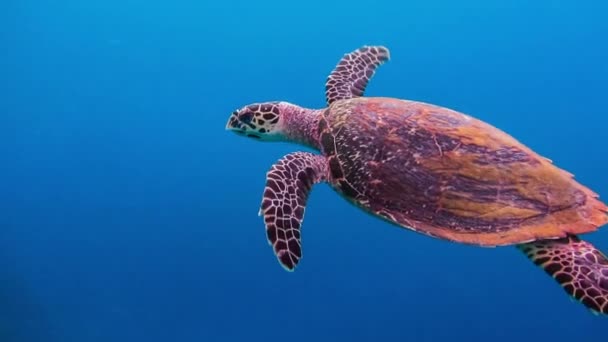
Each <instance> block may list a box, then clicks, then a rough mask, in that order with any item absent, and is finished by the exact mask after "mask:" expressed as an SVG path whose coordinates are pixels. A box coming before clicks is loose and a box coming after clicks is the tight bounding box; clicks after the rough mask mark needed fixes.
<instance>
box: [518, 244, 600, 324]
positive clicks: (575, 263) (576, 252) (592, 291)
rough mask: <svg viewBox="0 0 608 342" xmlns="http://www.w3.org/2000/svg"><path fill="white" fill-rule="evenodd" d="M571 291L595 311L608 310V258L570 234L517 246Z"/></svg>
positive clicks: (570, 293)
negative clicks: (560, 237)
mask: <svg viewBox="0 0 608 342" xmlns="http://www.w3.org/2000/svg"><path fill="white" fill-rule="evenodd" d="M518 247H519V249H521V250H522V251H523V252H524V253H525V254H526V255H527V256H528V258H530V259H531V260H532V261H533V262H534V263H535V264H536V265H538V266H540V267H542V268H543V269H544V270H545V271H546V272H547V273H548V274H549V275H551V276H552V277H553V278H554V279H555V280H557V282H558V283H559V284H560V285H561V286H562V287H563V288H564V289H565V290H566V292H568V294H569V295H571V296H572V297H574V298H575V299H577V300H578V301H580V302H581V303H583V304H584V305H585V306H587V307H588V308H589V309H591V310H592V311H593V312H595V313H602V314H608V258H607V257H606V256H605V255H604V254H603V253H602V252H600V251H599V250H598V249H597V248H595V247H594V246H593V245H592V244H590V243H589V242H586V241H582V240H581V239H579V238H578V237H577V236H574V235H570V236H568V237H565V238H562V239H558V240H539V241H535V242H532V243H527V244H523V245H519V246H518Z"/></svg>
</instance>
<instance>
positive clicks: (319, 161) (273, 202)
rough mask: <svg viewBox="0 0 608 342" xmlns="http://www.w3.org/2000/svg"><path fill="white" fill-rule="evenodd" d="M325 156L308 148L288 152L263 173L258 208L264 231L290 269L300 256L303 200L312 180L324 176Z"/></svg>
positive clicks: (304, 201)
mask: <svg viewBox="0 0 608 342" xmlns="http://www.w3.org/2000/svg"><path fill="white" fill-rule="evenodd" d="M326 175H327V162H326V160H325V157H323V156H319V155H315V154H312V153H307V152H295V153H290V154H288V155H286V156H284V157H283V158H281V159H280V160H279V161H278V162H277V163H276V164H274V165H273V166H272V167H271V169H270V171H268V173H267V174H266V188H265V189H264V198H263V199H262V206H261V208H260V215H263V216H264V222H265V224H266V235H267V237H268V242H269V243H270V244H271V245H272V247H273V249H274V253H275V255H276V256H277V258H278V259H279V262H280V263H281V265H282V266H283V267H284V268H285V269H286V270H288V271H293V269H294V268H295V267H296V265H297V264H298V262H299V261H300V259H301V258H302V246H301V240H300V227H301V226H302V220H303V218H304V210H305V207H306V200H307V199H308V195H309V193H310V190H311V188H312V186H313V185H314V184H315V183H318V182H321V181H324V180H326V179H327V177H326Z"/></svg>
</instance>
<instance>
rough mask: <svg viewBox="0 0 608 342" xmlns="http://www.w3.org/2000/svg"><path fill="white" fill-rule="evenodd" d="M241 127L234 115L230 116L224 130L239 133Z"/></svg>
mask: <svg viewBox="0 0 608 342" xmlns="http://www.w3.org/2000/svg"><path fill="white" fill-rule="evenodd" d="M242 127H243V125H242V124H241V122H240V121H239V119H238V118H237V116H236V115H234V114H233V115H231V116H230V119H228V122H227V123H226V130H228V131H239V130H242Z"/></svg>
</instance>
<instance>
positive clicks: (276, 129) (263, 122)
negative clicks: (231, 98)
mask: <svg viewBox="0 0 608 342" xmlns="http://www.w3.org/2000/svg"><path fill="white" fill-rule="evenodd" d="M288 106H292V105H289V104H287V103H284V102H267V103H254V104H250V105H247V106H245V107H242V108H240V109H238V110H235V111H234V112H232V114H231V115H230V119H228V123H227V124H226V129H227V130H230V131H233V132H235V133H237V134H239V135H243V136H246V137H250V138H254V139H258V140H264V141H276V140H283V139H284V134H283V122H284V120H283V117H282V116H283V115H282V114H283V113H285V108H286V107H288Z"/></svg>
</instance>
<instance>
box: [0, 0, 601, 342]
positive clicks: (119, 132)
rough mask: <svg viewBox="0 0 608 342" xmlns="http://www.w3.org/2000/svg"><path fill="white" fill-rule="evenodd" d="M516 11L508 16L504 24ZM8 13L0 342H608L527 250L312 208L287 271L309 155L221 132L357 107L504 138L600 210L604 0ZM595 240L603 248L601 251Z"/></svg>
mask: <svg viewBox="0 0 608 342" xmlns="http://www.w3.org/2000/svg"><path fill="white" fill-rule="evenodd" d="M507 3H508V4H507ZM2 7H3V9H2V10H1V11H0V13H1V14H0V19H1V20H0V28H1V29H2V30H1V31H0V42H1V46H2V52H1V54H0V68H1V69H0V71H1V74H0V75H1V76H0V210H1V212H0V213H1V215H0V340H2V341H9V342H13V341H45V342H54V341H62V342H71V341H77V342H82V341H244V340H255V341H257V340H263V339H265V340H288V341H294V342H295V341H380V340H383V341H446V340H449V339H451V340H453V341H482V340H484V341H485V340H487V339H488V338H490V339H491V340H492V341H498V342H500V341H512V340H516V339H517V340H522V339H523V340H532V339H533V338H542V340H546V341H568V340H577V341H584V340H592V339H593V340H602V339H605V337H606V336H607V333H608V320H607V319H606V318H605V317H596V316H593V315H591V314H590V313H589V311H587V310H586V309H585V308H584V307H583V306H582V305H580V304H578V303H574V302H573V301H571V300H570V299H569V297H568V296H567V295H566V294H565V293H564V292H563V290H562V289H561V288H560V287H559V286H557V285H556V284H555V283H554V281H553V280H551V279H550V278H549V277H548V276H546V275H545V274H544V272H542V271H541V270H540V269H537V268H536V267H534V266H533V265H532V263H530V262H529V261H528V260H526V258H525V257H524V256H523V255H522V254H521V253H520V252H519V251H517V250H516V249H515V248H511V247H505V248H498V249H483V248H476V247H470V246H464V245H458V244H454V243H449V242H444V241H440V240H436V239H431V238H428V237H425V236H422V235H419V234H416V233H412V232H409V231H405V230H401V229H398V228H395V227H393V226H389V225H387V224H386V223H384V222H382V221H380V220H378V219H375V218H373V217H371V216H369V215H367V214H365V213H363V212H361V211H359V210H358V209H356V208H354V207H353V206H351V205H350V204H348V203H347V202H346V201H344V200H343V199H342V198H340V197H339V196H337V195H336V194H335V193H334V192H333V191H332V190H331V189H330V188H329V187H328V186H327V185H320V186H317V187H315V189H314V190H313V193H312V195H311V197H310V199H309V205H308V210H307V212H306V220H305V221H304V228H303V234H304V236H303V251H304V258H303V259H302V262H301V264H300V266H299V267H298V269H297V270H296V272H294V273H287V272H285V271H284V270H283V269H282V268H281V267H280V266H279V264H278V263H277V261H276V259H275V257H274V255H273V254H272V251H271V248H270V247H269V246H268V245H267V242H266V237H265V234H264V228H263V221H262V220H261V219H260V218H259V217H258V216H257V211H258V205H259V203H260V198H261V193H262V191H263V185H264V175H265V172H266V171H267V170H268V168H269V167H270V165H271V164H272V163H273V162H275V161H276V160H277V159H279V158H280V157H281V156H283V155H284V154H286V153H288V152H292V151H296V150H302V149H303V148H302V147H299V146H296V145H293V144H286V143H276V144H271V143H260V142H256V141H253V140H250V139H245V138H242V137H239V136H236V135H234V134H232V133H230V132H226V131H225V130H224V126H225V123H226V120H227V119H228V116H229V114H230V112H231V111H232V110H234V109H236V108H237V107H240V106H242V105H245V104H248V103H251V102H257V101H267V100H286V101H290V102H293V103H297V104H299V105H302V106H305V107H311V108H320V107H323V106H324V96H323V91H324V88H323V85H324V81H325V78H326V77H327V74H328V73H329V72H330V71H331V69H332V68H333V66H334V65H335V64H336V63H337V61H338V59H339V58H340V57H341V56H342V55H343V54H344V53H346V52H349V51H352V50H353V49H356V48H357V47H359V46H361V45H364V44H384V45H386V46H387V47H389V48H390V49H391V55H392V59H391V61H390V62H389V63H387V64H385V65H384V66H382V67H381V68H380V69H379V70H378V72H377V73H376V75H375V77H374V78H373V80H372V82H371V83H370V85H369V87H368V89H367V92H366V94H367V95H370V96H394V97H400V98H407V99H414V100H419V101H425V102H431V103H435V104H439V105H442V106H446V107H450V108H453V109H457V110H460V111H462V112H465V113H468V114H470V115H472V116H475V117H477V118H480V119H483V120H485V121H488V122H490V123H492V124H493V125H495V126H497V127H499V128H501V129H503V130H505V131H507V132H508V133H510V134H512V135H513V136H515V137H516V138H517V139H519V140H520V141H521V142H523V143H525V144H527V145H528V146H530V147H532V148H533V149H535V150H536V151H537V152H539V153H541V154H543V155H545V156H547V157H549V158H551V159H552V160H553V161H554V162H555V163H556V164H557V165H558V166H560V167H563V168H565V169H567V170H568V171H570V172H572V173H574V174H575V175H576V177H577V179H578V180H579V181H580V182H582V183H583V184H585V185H588V186H589V187H591V188H592V189H594V190H595V191H596V192H598V193H599V194H600V195H601V196H602V198H604V197H606V198H608V180H607V177H606V174H607V173H608V155H607V154H606V148H605V142H606V123H607V122H608V119H607V117H608V109H607V108H608V107H607V106H606V94H607V89H608V88H607V86H606V84H607V83H608V62H607V61H608V47H607V45H606V37H607V36H608V21H606V13H608V5H607V3H606V2H605V1H602V0H598V1H586V0H580V1H541V0H537V1H527V0H526V1H521V0H512V1H509V2H507V1H494V2H492V1H480V0H463V1H447V0H443V1H437V0H416V1H403V2H397V1H394V2H389V1H377V2H370V1H366V2H363V1H358V0H353V1H350V2H346V1H334V2H330V1H317V0H311V1H308V2H293V3H292V2H285V1H263V0H262V1H258V2H255V1H242V2H228V1H226V2H210V1H206V0H203V1H194V0H190V1H156V0H150V1H143V0H123V1H117V0H106V1H100V0H96V1H76V0H66V1H56V2H51V1H27V0H24V1H17V0H7V1H4V2H3V3H2ZM586 238H587V239H588V240H589V241H591V242H593V243H595V244H596V245H597V246H598V247H600V248H601V249H603V250H604V251H608V230H604V231H602V230H600V231H599V232H597V233H595V234H592V235H587V236H586Z"/></svg>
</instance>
